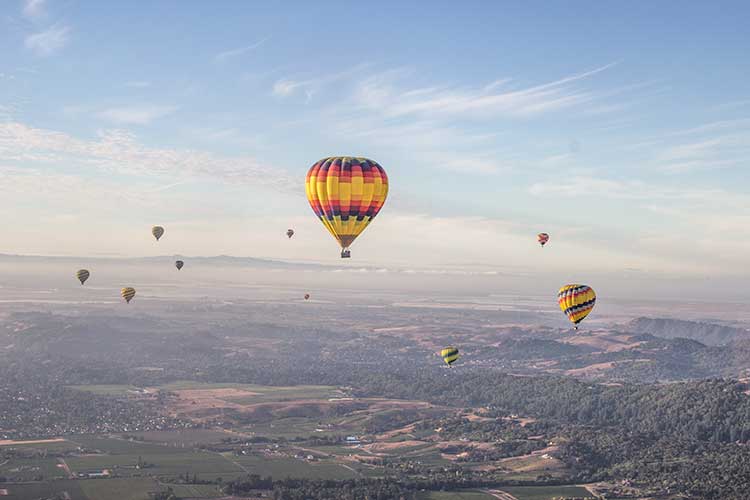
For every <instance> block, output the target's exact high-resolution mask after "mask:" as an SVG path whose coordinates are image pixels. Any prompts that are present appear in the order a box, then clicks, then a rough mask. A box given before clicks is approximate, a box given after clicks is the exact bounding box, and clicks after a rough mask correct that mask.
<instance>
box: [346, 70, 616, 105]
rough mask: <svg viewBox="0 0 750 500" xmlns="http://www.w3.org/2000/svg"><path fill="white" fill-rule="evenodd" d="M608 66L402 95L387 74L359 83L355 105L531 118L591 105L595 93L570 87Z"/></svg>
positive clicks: (393, 77) (396, 75) (395, 76)
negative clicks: (543, 79) (521, 84)
mask: <svg viewBox="0 0 750 500" xmlns="http://www.w3.org/2000/svg"><path fill="white" fill-rule="evenodd" d="M612 66H614V63H613V64H608V65H606V66H602V67H600V68H596V69H594V70H591V71H586V72H584V73H579V74H575V75H571V76H568V77H565V78H561V79H559V80H555V81H553V82H550V83H546V84H542V85H536V86H531V87H526V88H518V89H515V90H514V89H510V88H507V87H509V85H510V83H511V80H508V79H505V80H498V81H496V82H492V83H490V84H488V85H485V86H484V87H482V88H476V89H471V88H455V89H444V88H436V87H426V88H414V89H410V90H401V89H398V88H397V87H396V85H395V84H396V81H398V80H399V79H401V78H402V77H403V71H401V72H399V71H395V72H387V73H384V74H382V75H378V76H373V77H370V78H367V79H365V80H364V81H362V82H360V83H358V85H357V89H356V91H355V102H356V103H358V104H359V105H360V106H362V107H364V108H367V109H371V110H377V111H379V112H380V113H382V114H384V115H385V116H389V117H401V116H407V115H422V116H443V117H448V116H461V117H464V118H465V117H468V116H474V117H492V116H510V117H530V116H536V115H540V114H543V113H548V112H554V111H560V110H562V109H566V108H570V107H574V106H578V105H581V104H584V103H590V102H592V101H594V100H596V99H597V94H595V93H593V92H590V91H586V90H583V89H581V88H575V87H574V86H573V85H572V84H574V83H577V82H579V81H581V80H584V79H586V78H589V77H591V76H594V75H596V74H598V73H601V72H603V71H605V70H607V69H609V68H611V67H612ZM502 89H505V90H502Z"/></svg>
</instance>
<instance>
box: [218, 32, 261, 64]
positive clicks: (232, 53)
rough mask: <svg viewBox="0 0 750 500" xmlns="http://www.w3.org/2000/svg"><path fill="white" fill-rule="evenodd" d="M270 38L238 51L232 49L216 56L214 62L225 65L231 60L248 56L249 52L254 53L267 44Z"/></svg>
mask: <svg viewBox="0 0 750 500" xmlns="http://www.w3.org/2000/svg"><path fill="white" fill-rule="evenodd" d="M269 39H270V37H265V38H262V39H261V40H258V41H257V42H255V43H254V44H252V45H248V46H246V47H240V48H238V49H231V50H227V51H224V52H220V53H218V54H216V55H215V56H214V61H215V62H217V63H223V62H226V61H228V60H229V59H232V58H235V57H238V56H241V55H244V54H247V53H248V52H252V51H253V50H255V49H257V48H259V47H261V46H262V45H263V44H264V43H266V42H267V41H268V40H269Z"/></svg>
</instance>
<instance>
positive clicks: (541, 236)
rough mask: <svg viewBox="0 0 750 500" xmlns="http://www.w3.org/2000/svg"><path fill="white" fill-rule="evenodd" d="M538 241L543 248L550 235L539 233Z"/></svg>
mask: <svg viewBox="0 0 750 500" xmlns="http://www.w3.org/2000/svg"><path fill="white" fill-rule="evenodd" d="M536 239H537V241H538V242H539V244H540V245H542V247H544V245H545V244H546V243H547V242H548V241H549V234H547V233H539V234H537V235H536Z"/></svg>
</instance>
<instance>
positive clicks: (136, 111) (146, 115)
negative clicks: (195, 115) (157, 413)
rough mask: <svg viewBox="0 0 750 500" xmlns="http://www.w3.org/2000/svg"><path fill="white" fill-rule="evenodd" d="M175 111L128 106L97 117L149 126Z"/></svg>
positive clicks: (165, 107) (155, 107)
mask: <svg viewBox="0 0 750 500" xmlns="http://www.w3.org/2000/svg"><path fill="white" fill-rule="evenodd" d="M175 111H177V107H175V106H126V107H116V108H109V109H105V110H103V111H100V112H99V113H97V116H99V117H100V118H103V119H105V120H108V121H111V122H114V123H118V124H125V125H148V124H149V123H151V122H153V121H154V120H157V119H159V118H163V117H165V116H167V115H170V114H172V113H174V112H175Z"/></svg>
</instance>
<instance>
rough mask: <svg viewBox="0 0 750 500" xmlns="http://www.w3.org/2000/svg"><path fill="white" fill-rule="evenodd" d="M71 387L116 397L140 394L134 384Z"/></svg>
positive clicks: (71, 386) (71, 387)
mask: <svg viewBox="0 0 750 500" xmlns="http://www.w3.org/2000/svg"><path fill="white" fill-rule="evenodd" d="M68 388H69V389H75V390H77V391H85V392H90V393H92V394H98V395H100V396H115V397H124V396H138V395H139V394H140V392H139V391H140V390H141V389H139V388H138V387H135V386H134V385H114V384H109V385H96V384H92V385H69V386H68Z"/></svg>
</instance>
